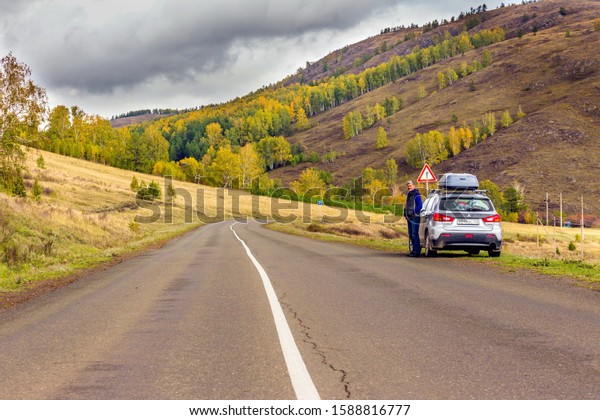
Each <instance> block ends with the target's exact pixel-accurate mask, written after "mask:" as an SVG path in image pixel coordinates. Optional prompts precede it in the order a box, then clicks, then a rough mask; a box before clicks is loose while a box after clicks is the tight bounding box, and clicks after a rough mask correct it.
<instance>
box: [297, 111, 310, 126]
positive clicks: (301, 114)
mask: <svg viewBox="0 0 600 420" xmlns="http://www.w3.org/2000/svg"><path fill="white" fill-rule="evenodd" d="M309 127H310V123H309V122H308V118H307V116H306V112H305V111H304V108H298V111H296V128H297V129H298V130H306V129H307V128H309Z"/></svg>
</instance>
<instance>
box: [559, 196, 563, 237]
mask: <svg viewBox="0 0 600 420" xmlns="http://www.w3.org/2000/svg"><path fill="white" fill-rule="evenodd" d="M562 229H563V199H562V192H561V193H560V231H561V232H562Z"/></svg>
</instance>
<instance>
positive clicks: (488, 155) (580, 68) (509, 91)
mask: <svg viewBox="0 0 600 420" xmlns="http://www.w3.org/2000/svg"><path fill="white" fill-rule="evenodd" d="M561 7H564V8H565V10H566V12H567V13H566V15H563V14H561V13H560V9H561ZM485 16H486V17H485V21H484V22H483V23H481V24H480V25H478V26H477V27H476V28H474V29H472V30H471V31H472V32H474V31H480V30H482V29H484V28H493V27H503V28H505V29H506V31H507V39H506V40H505V41H504V42H501V43H498V44H495V45H491V46H489V47H486V49H487V50H489V51H490V52H491V54H492V60H493V64H492V65H491V66H489V67H487V68H485V69H482V70H480V71H478V72H476V73H474V74H471V75H469V76H467V77H465V78H462V79H460V80H458V81H457V82H456V83H454V84H452V85H451V86H448V87H446V88H444V89H442V90H439V89H438V82H437V76H436V75H437V73H438V72H439V71H445V69H447V68H448V67H451V68H457V67H458V66H459V65H460V64H461V63H462V62H472V61H473V60H476V59H477V58H478V57H480V56H481V51H480V50H472V51H469V52H467V53H465V54H464V55H461V56H455V57H453V58H450V59H448V60H444V61H442V62H440V63H437V64H435V65H433V66H430V67H428V68H425V69H423V70H420V71H419V72H417V73H416V74H415V75H413V76H409V77H405V78H403V79H400V80H397V81H396V82H395V83H392V84H388V85H385V86H383V87H381V88H378V89H376V90H374V91H371V92H369V93H367V94H365V95H362V96H360V97H359V98H357V99H355V100H353V101H350V102H347V103H345V104H342V105H341V106H338V107H336V108H334V109H331V110H329V111H326V112H324V113H322V114H319V115H317V116H315V117H313V118H311V120H310V122H311V124H312V127H313V128H311V129H309V130H307V131H304V132H301V133H296V134H294V135H292V136H290V137H288V140H289V141H290V143H292V144H302V145H304V146H305V147H306V148H307V149H308V150H316V151H318V152H319V153H322V154H324V153H325V152H327V151H331V150H334V151H336V152H339V154H340V155H342V156H341V157H338V158H337V159H336V160H335V161H334V162H333V163H321V164H319V165H318V167H319V169H321V170H326V171H329V172H331V173H332V174H333V175H334V179H335V182H336V184H338V185H341V184H343V183H344V182H345V181H347V180H349V179H350V178H353V177H356V176H359V175H360V173H361V170H362V169H363V168H365V167H367V166H372V167H375V168H381V167H383V165H384V163H385V160H387V159H389V158H394V159H396V160H397V162H398V164H399V173H400V174H401V175H402V174H406V176H407V177H415V176H416V175H417V174H418V169H415V168H412V167H410V166H409V165H408V164H407V163H406V161H405V148H406V143H407V142H408V141H409V140H410V139H411V138H412V137H414V136H415V134H416V133H424V132H427V131H429V130H439V131H440V132H447V131H448V129H449V127H450V126H451V125H456V126H459V125H461V124H463V123H464V122H466V123H467V124H473V123H475V122H478V121H480V120H481V117H482V115H483V114H484V113H486V112H494V113H495V115H496V118H497V119H498V120H499V119H500V114H501V113H502V112H503V111H505V110H507V111H509V112H510V113H511V114H512V115H513V116H514V115H515V114H516V113H517V110H518V108H519V106H520V107H522V110H523V111H524V113H525V114H526V116H525V117H524V118H523V119H521V120H519V121H517V122H515V123H514V124H513V125H511V126H510V127H508V128H506V129H501V130H498V131H497V132H496V134H495V135H493V136H492V137H491V138H489V139H488V140H486V141H485V142H482V143H480V144H478V145H476V146H474V147H471V148H470V149H469V150H466V151H464V152H462V153H461V154H459V155H458V156H455V157H453V158H451V159H449V160H447V161H445V162H443V163H442V164H440V165H436V166H434V167H433V170H434V172H435V173H443V172H446V171H454V172H463V171H465V172H472V173H475V174H477V175H478V176H479V177H480V178H481V179H490V180H492V181H493V182H495V183H497V184H499V185H500V186H502V187H503V188H506V187H508V186H510V185H511V184H512V183H514V182H517V183H519V184H520V185H521V186H523V187H524V188H525V197H526V200H527V201H528V202H530V203H532V204H533V206H534V208H539V209H540V210H541V209H542V204H543V200H544V198H545V194H546V192H549V193H550V194H551V207H552V208H553V209H556V208H557V206H558V193H559V192H563V193H564V194H565V202H566V203H567V206H571V203H575V204H577V203H578V202H579V198H578V197H579V196H581V194H584V193H585V194H586V195H590V196H591V197H598V196H600V186H598V183H597V182H596V180H595V179H594V177H593V176H592V174H593V173H595V172H596V169H597V167H598V165H599V164H598V163H597V162H596V161H595V158H596V157H597V156H600V130H599V128H600V127H599V126H600V96H599V95H598V91H599V89H600V73H599V72H598V69H599V68H600V67H598V64H599V60H600V59H599V57H600V54H599V53H600V31H595V30H594V20H595V19H597V18H598V16H600V2H598V1H558V0H546V1H541V2H537V3H532V4H526V5H519V6H507V7H504V8H500V9H496V10H493V11H488V12H486V14H485ZM463 23H464V22H463ZM459 24H461V23H460V22H459V23H451V24H448V26H441V27H439V28H438V29H437V30H433V31H429V32H426V33H425V34H423V35H422V36H419V37H417V38H415V39H414V40H410V41H409V42H407V43H403V44H401V45H399V46H398V47H396V48H397V49H398V48H402V49H404V50H403V51H406V50H408V49H410V48H411V47H412V46H414V44H416V43H419V45H423V46H424V45H427V44H428V43H429V42H431V41H430V40H431V39H432V37H434V36H436V35H439V33H443V32H444V31H446V30H448V31H453V30H457V28H456V26H457V25H459ZM533 27H536V28H537V32H536V33H533V32H532V28H533ZM519 31H521V32H522V33H523V35H522V37H518V36H517V35H518V34H519ZM567 35H568V36H567ZM403 36H404V35H403V33H402V32H398V33H392V34H383V35H380V36H377V37H373V38H370V39H369V40H366V41H364V42H362V43H359V44H356V45H354V46H350V47H348V48H347V50H346V51H347V52H350V51H355V56H356V54H360V53H361V52H362V51H364V50H365V48H368V46H371V47H373V46H378V45H381V44H382V43H383V42H386V41H387V42H388V44H391V43H392V42H394V38H393V37H403ZM399 52H400V53H401V52H402V51H399V50H398V51H396V50H394V49H392V50H390V51H387V52H386V53H384V54H380V55H378V56H376V57H373V59H372V60H371V61H369V62H366V63H365V64H364V66H371V67H372V66H376V65H377V64H378V63H380V62H384V61H385V60H386V59H387V58H388V56H389V55H390V54H397V53H399ZM330 59H331V58H330V57H329V58H328V57H326V58H324V59H323V60H321V61H320V62H317V63H315V64H313V65H312V66H309V71H308V72H307V73H306V74H305V75H304V77H305V78H306V77H324V76H325V74H321V73H318V72H314V71H313V72H311V71H310V69H323V68H324V66H323V62H325V61H327V60H330ZM350 60H351V58H350V59H349V61H350ZM358 70H359V69H353V70H352V71H354V72H356V71H358ZM329 71H335V68H331V66H330V67H329ZM420 85H423V86H424V87H425V89H426V91H427V92H428V96H427V97H426V98H424V99H421V100H418V98H417V91H418V89H419V86H420ZM392 95H396V96H401V97H402V98H403V99H404V103H405V106H404V108H403V109H402V110H401V111H399V112H398V113H396V114H394V115H392V116H390V117H387V118H385V119H384V120H383V121H381V122H379V123H378V124H376V125H375V126H374V127H373V128H371V129H368V130H365V131H364V132H363V133H361V134H359V135H358V136H357V137H355V138H352V139H350V140H345V139H344V134H343V131H342V119H343V117H344V115H345V114H347V113H348V112H351V111H355V110H364V109H365V108H366V107H367V106H374V105H375V104H376V103H378V102H381V101H382V100H383V99H384V98H386V97H390V96H392ZM453 119H454V120H455V121H457V122H453ZM378 126H383V127H384V128H385V130H386V131H387V135H388V138H389V139H390V145H389V146H388V147H386V148H384V149H382V150H377V149H376V148H375V139H376V133H377V127H378ZM307 166H309V164H307V163H304V164H300V165H297V166H296V167H284V168H280V169H277V170H276V171H274V172H273V173H272V175H273V176H275V177H281V178H282V179H284V180H286V181H289V180H292V179H295V178H297V177H298V175H299V173H300V172H301V171H302V170H303V169H304V168H305V167H307ZM587 201H588V206H586V211H587V212H593V213H598V209H597V208H593V207H591V206H592V203H591V202H592V200H587ZM571 207H572V208H571ZM571 207H569V208H567V209H566V210H565V211H566V212H576V211H577V208H576V207H577V206H576V205H573V206H571Z"/></svg>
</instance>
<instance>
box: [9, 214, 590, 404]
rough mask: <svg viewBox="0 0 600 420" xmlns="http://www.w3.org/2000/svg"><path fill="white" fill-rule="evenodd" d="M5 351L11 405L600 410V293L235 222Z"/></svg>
mask: <svg viewBox="0 0 600 420" xmlns="http://www.w3.org/2000/svg"><path fill="white" fill-rule="evenodd" d="M234 231H235V232H234ZM244 245H245V246H246V247H247V249H246V248H245V246H244ZM251 256H252V258H253V259H254V261H253V260H252V259H251ZM255 263H256V264H255ZM257 267H260V268H261V269H263V270H264V273H263V275H262V276H261V273H260V272H259V268H257ZM269 285H271V287H272V290H273V292H274V293H275V295H276V297H275V304H274V308H273V302H272V301H271V302H270V301H269V297H268V294H267V291H266V288H265V287H267V288H268V287H269ZM277 301H278V302H277ZM277 308H278V309H277ZM277 310H279V311H280V312H281V314H282V315H283V316H282V318H283V324H285V325H280V324H281V319H279V321H277V322H279V324H276V321H275V320H276V319H277V315H276V312H277ZM274 314H275V315H274ZM281 314H280V315H281ZM286 328H287V332H288V333H291V334H290V337H292V338H291V343H290V342H289V340H288V341H286V339H285V337H283V338H282V335H283V336H285V329H286ZM288 339H289V337H288ZM294 349H295V350H294ZM294 351H297V356H299V358H300V365H301V366H299V365H298V364H297V362H298V360H296V361H295V362H294V359H293V354H292V355H291V356H290V354H291V353H294ZM0 354H1V355H2V356H1V357H0V398H2V399H206V400H208V399H224V400H227V399H240V400H242V399H243V400H260V399H267V400H271V399H295V398H319V397H320V398H321V399H386V400H414V399H598V398H600V294H599V293H597V292H593V291H589V290H586V289H582V288H577V287H573V286H571V285H570V284H569V283H568V282H567V281H564V280H559V279H548V278H543V277H541V276H537V275H533V274H522V273H519V272H516V273H509V272H502V271H499V270H497V269H492V268H490V266H489V265H488V264H483V263H481V262H479V263H478V262H477V261H476V260H473V259H469V258H466V257H465V258H462V257H461V258H444V257H443V256H442V257H440V258H436V259H424V258H421V259H413V258H406V257H404V256H403V255H399V254H391V253H384V252H377V251H373V250H368V249H364V248H359V247H352V246H348V245H340V244H332V243H322V242H317V241H313V240H309V239H306V238H299V237H294V236H289V235H286V234H282V233H278V232H273V231H270V230H267V229H265V228H264V227H263V226H261V225H260V224H259V223H257V222H254V221H253V222H249V223H235V222H234V221H226V222H222V223H218V224H212V225H207V226H204V227H202V228H201V229H198V230H196V231H194V232H191V233H189V234H187V235H185V236H183V237H181V238H179V239H177V240H174V241H172V242H170V243H169V244H167V245H166V246H165V247H163V248H162V249H158V250H154V251H150V252H148V253H147V254H145V255H143V256H141V257H138V258H134V259H131V260H128V261H126V262H123V263H121V264H119V265H116V266H114V267H111V268H109V269H106V270H104V271H101V272H97V273H95V274H92V275H90V276H88V277H86V278H84V279H81V280H80V281H78V282H76V283H73V284H71V285H69V286H67V287H64V288H62V289H59V290H57V291H55V292H52V293H50V294H48V295H45V296H43V297H41V298H39V299H36V300H35V301H31V302H28V303H25V304H23V305H20V306H18V307H16V308H13V309H11V310H8V311H6V312H4V313H3V314H1V315H0ZM294 363H296V364H294ZM298 372H299V373H298ZM303 387H304V388H303ZM302 389H304V391H306V393H305V394H302V392H303V391H302ZM311 392H315V394H311Z"/></svg>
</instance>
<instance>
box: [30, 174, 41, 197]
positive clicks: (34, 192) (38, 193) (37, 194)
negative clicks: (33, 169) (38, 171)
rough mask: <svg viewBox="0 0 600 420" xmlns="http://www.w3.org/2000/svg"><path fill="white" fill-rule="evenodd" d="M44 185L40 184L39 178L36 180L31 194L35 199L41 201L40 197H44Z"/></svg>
mask: <svg viewBox="0 0 600 420" xmlns="http://www.w3.org/2000/svg"><path fill="white" fill-rule="evenodd" d="M42 192H43V190H42V186H41V185H40V183H39V181H38V179H37V178H36V179H35V182H34V184H33V188H32V190H31V194H32V196H33V199H34V200H35V201H40V199H41V198H42Z"/></svg>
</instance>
